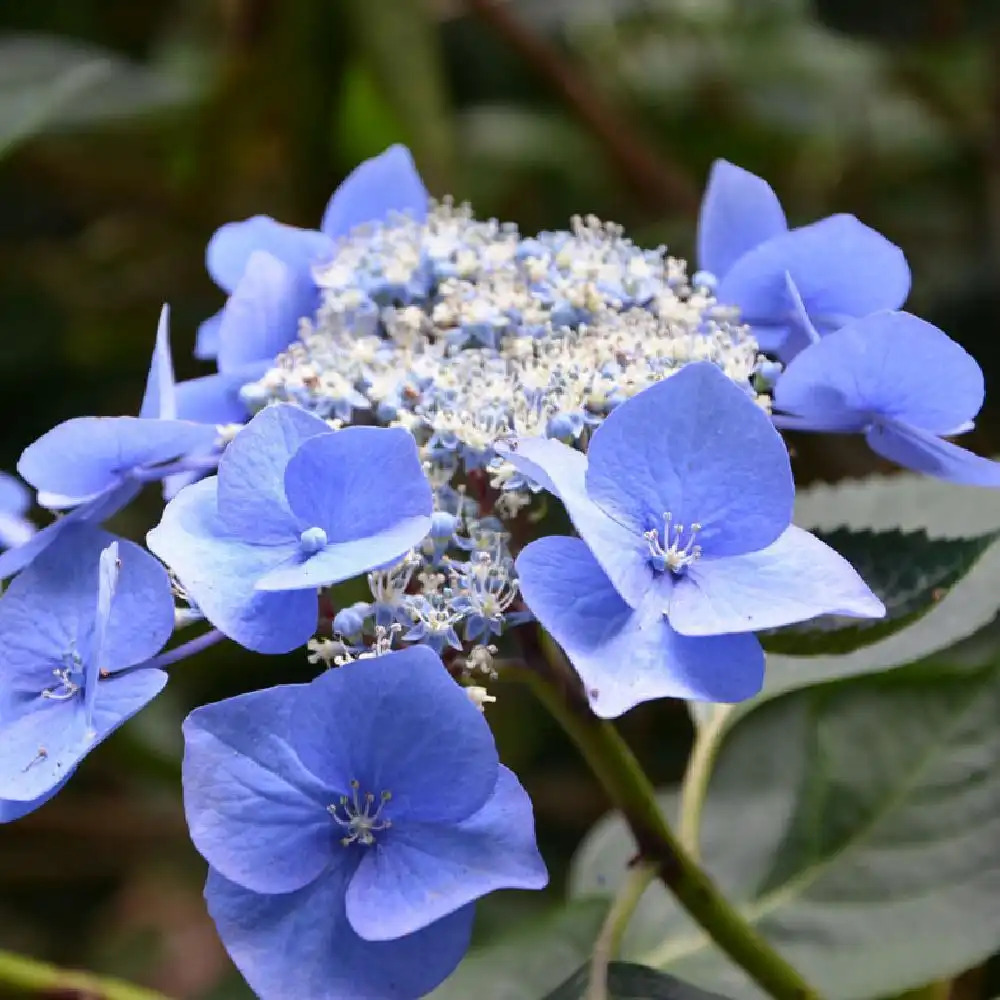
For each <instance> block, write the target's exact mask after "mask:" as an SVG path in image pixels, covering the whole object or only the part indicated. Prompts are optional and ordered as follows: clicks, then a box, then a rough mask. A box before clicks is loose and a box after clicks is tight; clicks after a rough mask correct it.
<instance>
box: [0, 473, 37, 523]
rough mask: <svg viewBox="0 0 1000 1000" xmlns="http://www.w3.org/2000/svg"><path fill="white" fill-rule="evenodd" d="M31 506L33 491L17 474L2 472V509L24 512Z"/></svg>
mask: <svg viewBox="0 0 1000 1000" xmlns="http://www.w3.org/2000/svg"><path fill="white" fill-rule="evenodd" d="M30 506H31V491H30V490H29V489H28V487H27V486H25V485H24V483H22V482H21V480H20V479H18V478H17V477H16V476H11V475H9V474H8V473H6V472H0V510H2V511H3V512H4V513H5V514H23V513H24V512H25V511H26V510H27V509H28V508H29V507H30Z"/></svg>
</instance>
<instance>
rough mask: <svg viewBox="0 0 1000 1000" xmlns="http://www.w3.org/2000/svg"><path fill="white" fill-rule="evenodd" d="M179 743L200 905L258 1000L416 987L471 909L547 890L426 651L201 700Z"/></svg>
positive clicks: (509, 789)
mask: <svg viewBox="0 0 1000 1000" xmlns="http://www.w3.org/2000/svg"><path fill="white" fill-rule="evenodd" d="M184 733H185V759H184V782H185V808H186V811H187V815H188V822H189V824H190V826H191V830H192V836H193V838H194V841H195V844H196V846H197V847H198V849H199V850H200V851H201V852H202V853H203V854H204V855H205V857H206V860H208V862H209V864H210V865H211V868H212V871H211V873H210V875H209V880H208V884H207V886H206V896H207V899H208V903H209V910H210V912H211V914H212V916H213V918H214V919H215V921H216V924H217V927H218V929H219V934H220V936H221V938H222V940H223V943H224V944H225V945H226V948H227V949H228V950H229V952H230V954H231V955H232V956H233V959H234V961H235V962H236V964H237V965H238V966H239V968H240V969H241V971H242V972H243V973H244V975H245V976H246V977H247V979H248V981H249V982H250V984H251V986H253V987H254V989H255V990H257V991H258V992H259V993H260V994H261V995H262V996H263V997H265V998H266V997H270V996H274V997H280V996H286V995H288V991H289V990H292V991H294V993H295V995H301V996H309V997H319V998H324V997H337V998H339V997H344V998H347V997H351V998H356V997H367V996H371V997H372V998H375V997H379V998H381V997H397V996H398V997H416V996H418V995H421V994H422V993H423V992H426V990H428V989H430V988H432V987H433V986H434V985H436V983H437V982H439V981H440V980H441V979H443V978H444V977H445V976H446V975H447V974H448V973H449V972H451V970H452V969H453V968H454V966H455V965H456V964H457V963H458V961H459V959H460V958H461V955H462V954H463V952H464V950H465V948H466V947H467V945H468V939H469V929H470V926H471V921H472V908H471V906H470V905H469V904H470V903H471V902H473V901H474V900H475V899H476V898H478V897H479V896H481V895H484V894H485V893H487V892H490V891H492V890H493V889H497V888H504V887H507V888H513V887H523V888H540V887H541V886H543V885H544V884H545V882H546V879H547V875H546V873H545V868H544V865H543V863H542V861H541V858H540V856H539V855H538V851H537V848H536V846H535V840H534V821H533V817H532V814H531V806H530V803H529V801H528V799H527V796H526V795H525V793H524V791H523V789H522V788H521V787H520V785H519V784H518V783H517V780H516V778H514V776H513V775H512V774H511V773H510V772H509V771H507V770H506V769H504V768H502V767H501V766H500V764H499V761H498V759H497V755H496V748H495V746H494V744H493V738H492V735H491V733H490V730H489V727H488V725H487V723H486V721H485V720H484V718H483V716H482V715H481V713H480V712H479V711H478V710H477V709H476V708H475V706H474V705H473V703H472V701H471V700H470V699H469V697H468V696H467V695H466V694H465V693H464V692H463V690H462V689H461V688H460V687H459V686H458V685H457V684H456V682H455V681H453V680H452V679H451V677H450V676H449V675H448V673H447V671H446V670H445V668H444V665H443V664H442V663H441V661H440V659H438V657H437V656H435V655H434V654H433V653H431V652H430V651H428V650H427V649H423V648H413V649H408V650H405V651H402V652H396V653H389V654H386V655H383V656H379V657H376V658H374V659H367V660H359V661H355V662H351V663H348V664H346V665H344V666H342V667H339V668H337V669H335V670H329V671H326V672H325V673H324V674H322V675H321V676H320V677H318V678H317V679H316V680H315V681H313V682H312V683H311V684H308V685H284V686H281V687H277V688H272V689H269V690H266V691H258V692H254V693H252V694H247V695H241V696H239V697H236V698H230V699H228V700H226V701H223V702H219V703H217V704H215V705H209V706H206V707H204V708H201V709H198V710H197V711H195V712H194V713H192V715H191V716H190V717H189V719H188V721H187V722H186V723H185V727H184ZM221 873H225V874H224V875H223V874H221ZM402 957H405V958H406V959H407V962H408V963H409V964H407V963H404V962H402V961H399V962H398V964H397V960H399V959H401V958H402Z"/></svg>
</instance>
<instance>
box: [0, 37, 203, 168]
mask: <svg viewBox="0 0 1000 1000" xmlns="http://www.w3.org/2000/svg"><path fill="white" fill-rule="evenodd" d="M193 95H194V88H193V87H192V86H191V84H190V83H186V82H184V81H183V80H182V79H181V77H180V76H178V77H176V78H175V77H170V76H167V75H165V74H163V73H160V72H157V71H154V70H152V69H147V68H146V67H143V66H140V65H138V64H137V63H134V62H131V61H130V60H128V59H124V58H122V57H121V56H118V55H116V54H115V53H113V52H109V51H108V50H106V49H101V48H98V47H96V46H92V45H87V44H85V43H83V42H77V41H71V40H68V39H65V38H58V37H56V36H51V35H39V34H27V33H25V34H21V33H12V34H4V35H0V154H4V153H7V152H9V151H10V150H11V149H12V148H13V147H14V146H16V145H17V144H18V143H20V142H23V141H24V140H25V139H28V138H30V137H31V136H33V135H37V134H38V133H39V132H42V131H46V130H49V129H53V128H74V127H75V128H79V127H82V126H86V125H91V124H94V123H95V122H100V121H106V120H108V119H113V118H120V117H125V116H128V115H134V114H138V113H140V112H147V111H152V110H155V109H160V108H163V107H170V106H174V105H176V104H179V103H182V102H184V101H187V100H190V99H191V98H192V97H193Z"/></svg>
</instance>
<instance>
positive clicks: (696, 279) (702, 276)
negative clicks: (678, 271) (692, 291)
mask: <svg viewBox="0 0 1000 1000" xmlns="http://www.w3.org/2000/svg"><path fill="white" fill-rule="evenodd" d="M718 283H719V279H718V278H716V276H715V275H714V274H712V272H711V271H695V272H694V274H693V275H691V284H692V285H693V286H694V287H695V288H704V289H705V290H706V291H708V292H714V291H715V286H716V285H718Z"/></svg>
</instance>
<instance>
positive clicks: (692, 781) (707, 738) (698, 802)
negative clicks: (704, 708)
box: [677, 705, 732, 861]
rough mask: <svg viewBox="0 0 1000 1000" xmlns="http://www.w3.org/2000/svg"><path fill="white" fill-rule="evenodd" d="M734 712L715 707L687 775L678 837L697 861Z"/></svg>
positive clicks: (698, 735) (701, 728)
mask: <svg viewBox="0 0 1000 1000" xmlns="http://www.w3.org/2000/svg"><path fill="white" fill-rule="evenodd" d="M731 712H732V706H731V705H714V706H712V714H711V715H709V717H708V719H707V720H706V721H705V722H704V724H702V725H700V726H699V727H698V729H697V731H696V732H695V737H694V746H693V747H692V748H691V756H690V757H688V762H687V769H686V770H685V771H684V781H683V783H682V785H681V815H680V821H679V823H678V826H677V836H678V837H679V838H680V842H681V843H682V844H683V845H684V848H685V849H686V850H687V852H688V853H689V854H690V855H691V857H692V858H693V859H694V860H695V861H699V860H700V850H699V839H700V834H701V807H702V806H703V805H704V802H705V795H706V793H707V792H708V781H709V778H711V777H712V767H713V765H714V764H715V757H716V754H717V753H718V751H719V746H720V745H721V743H722V737H723V735H724V734H725V731H726V720H727V719H728V718H729V715H730V713H731Z"/></svg>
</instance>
